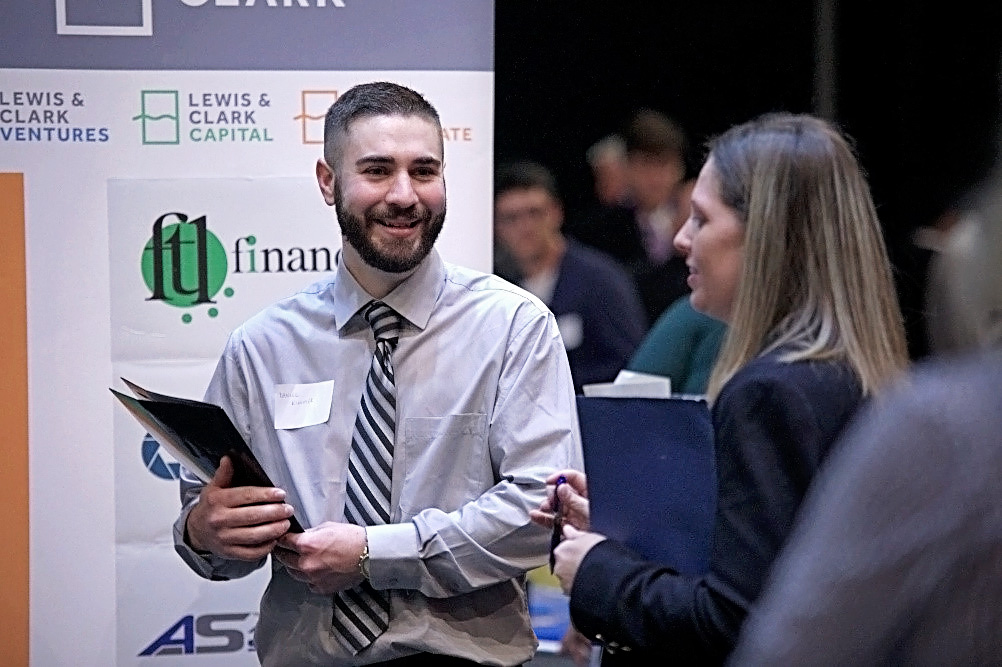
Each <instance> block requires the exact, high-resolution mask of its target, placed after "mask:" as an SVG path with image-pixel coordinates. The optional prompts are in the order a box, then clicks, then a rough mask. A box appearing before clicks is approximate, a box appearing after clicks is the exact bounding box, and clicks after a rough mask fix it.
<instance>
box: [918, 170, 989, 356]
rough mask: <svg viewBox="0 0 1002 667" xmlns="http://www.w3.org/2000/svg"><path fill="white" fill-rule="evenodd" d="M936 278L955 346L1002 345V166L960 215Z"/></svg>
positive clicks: (957, 347)
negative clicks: (976, 198)
mask: <svg viewBox="0 0 1002 667" xmlns="http://www.w3.org/2000/svg"><path fill="white" fill-rule="evenodd" d="M939 267H940V268H939V270H938V271H937V272H936V274H935V275H934V276H932V279H937V280H940V281H942V282H943V285H941V286H939V288H940V289H941V292H942V299H943V300H944V301H945V304H944V305H945V306H946V308H945V312H941V313H938V314H937V315H938V316H939V317H943V318H948V319H949V321H948V322H945V323H941V325H945V326H947V327H949V328H950V330H951V331H952V334H953V340H954V343H955V349H947V350H945V351H947V352H953V351H963V350H965V349H969V348H978V347H981V348H986V347H999V346H1002V169H999V170H997V171H996V172H995V174H994V176H993V177H992V180H991V181H990V182H989V184H988V186H987V188H986V189H985V191H984V193H983V194H982V195H981V196H980V197H979V198H978V201H977V202H976V203H975V204H974V206H973V207H972V208H971V210H970V211H969V212H967V213H966V214H964V215H963V216H961V217H960V219H959V221H958V222H957V223H956V225H955V226H954V227H953V228H952V229H951V230H950V231H949V233H948V235H947V237H946V242H945V243H944V245H943V249H942V254H941V258H940V262H939Z"/></svg>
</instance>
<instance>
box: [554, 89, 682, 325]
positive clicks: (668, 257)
mask: <svg viewBox="0 0 1002 667" xmlns="http://www.w3.org/2000/svg"><path fill="white" fill-rule="evenodd" d="M623 140H624V142H625V148H626V175H627V182H628V196H629V199H628V201H626V202H624V203H618V204H615V205H612V206H604V207H601V208H599V209H597V210H595V211H593V212H592V213H590V214H589V215H587V216H586V217H583V218H582V219H581V220H580V221H575V222H574V225H573V226H570V227H569V228H568V234H569V235H571V236H574V237H576V238H578V239H579V240H580V241H581V242H582V243H585V244H587V245H590V246H592V247H595V248H598V249H599V250H601V251H603V252H605V253H607V254H609V255H611V256H613V257H615V258H616V259H617V260H618V261H619V262H620V263H622V264H623V265H624V266H625V267H626V268H627V270H628V271H629V272H630V275H631V276H632V277H633V280H634V282H635V284H636V286H637V290H638V292H639V293H640V297H641V299H642V300H643V303H644V308H645V309H646V311H647V319H648V321H649V322H654V321H655V320H656V319H657V318H658V317H659V316H660V315H661V313H662V312H663V311H664V309H665V308H667V307H668V306H669V305H671V304H672V303H674V302H675V300H677V299H678V298H679V297H680V296H684V295H685V294H687V293H688V292H689V288H688V287H687V286H686V284H685V280H686V276H687V275H688V271H687V269H686V268H685V258H684V257H682V255H681V254H680V253H678V252H677V251H676V250H675V248H674V246H673V244H672V239H674V237H675V233H676V232H678V230H679V228H680V227H681V226H682V224H683V223H684V222H685V219H686V217H688V215H689V195H690V193H691V191H692V186H693V181H687V180H686V154H687V152H688V139H687V138H686V135H685V132H684V131H683V129H682V128H681V127H680V126H679V125H678V124H677V123H675V122H674V121H673V120H672V119H670V118H669V117H668V116H666V115H665V114H663V113H661V112H659V111H654V110H652V109H642V110H640V111H638V112H637V113H636V114H635V115H634V116H633V118H632V119H631V121H630V123H629V124H628V126H627V128H626V131H625V132H624V135H623Z"/></svg>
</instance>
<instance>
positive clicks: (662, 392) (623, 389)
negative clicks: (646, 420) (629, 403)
mask: <svg viewBox="0 0 1002 667" xmlns="http://www.w3.org/2000/svg"><path fill="white" fill-rule="evenodd" d="M581 389H582V390H583V391H584V395H585V396H595V397H601V398H670V397H671V379H670V378H667V377H664V376H661V375H652V374H650V373H638V372H636V371H627V370H622V371H619V375H617V376H616V379H615V381H613V382H599V383H595V384H586V385H584V386H583V387H582V388H581Z"/></svg>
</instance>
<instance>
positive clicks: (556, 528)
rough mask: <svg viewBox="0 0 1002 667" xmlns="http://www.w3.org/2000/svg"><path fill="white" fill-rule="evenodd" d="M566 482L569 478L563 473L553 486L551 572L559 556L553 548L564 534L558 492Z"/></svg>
mask: <svg viewBox="0 0 1002 667" xmlns="http://www.w3.org/2000/svg"><path fill="white" fill-rule="evenodd" d="M566 482H567V478H566V477H564V476H563V475H561V476H560V477H557V483H556V485H555V486H554V487H553V534H552V535H551V536H550V574H552V573H553V567H554V566H555V565H556V564H557V558H556V556H555V555H554V554H553V550H554V549H556V548H557V545H558V544H560V540H561V538H563V535H564V520H563V517H561V516H560V496H559V495H558V494H557V491H559V490H560V485H561V484H564V483H566Z"/></svg>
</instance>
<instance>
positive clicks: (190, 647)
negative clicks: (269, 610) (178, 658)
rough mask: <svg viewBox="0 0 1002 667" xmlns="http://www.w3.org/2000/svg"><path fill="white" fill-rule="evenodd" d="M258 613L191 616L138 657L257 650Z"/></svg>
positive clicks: (168, 631) (170, 628) (167, 630)
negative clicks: (255, 632)
mask: <svg viewBox="0 0 1002 667" xmlns="http://www.w3.org/2000/svg"><path fill="white" fill-rule="evenodd" d="M255 623H257V614H256V613H241V612H237V613H228V614H200V615H198V616H195V615H193V614H188V615H187V616H182V617H181V618H180V619H178V621H177V622H176V623H174V624H173V625H171V626H170V627H169V628H167V629H166V630H165V631H164V632H163V634H161V635H160V636H159V637H157V638H156V639H154V640H153V641H152V642H150V645H149V646H147V647H146V648H144V649H143V650H142V651H140V652H139V657H140V658H143V657H148V656H163V655H196V654H198V655H205V654H210V653H217V654H218V653H236V652H238V651H253V650H254V625H255Z"/></svg>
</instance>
